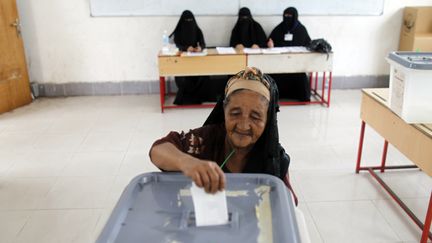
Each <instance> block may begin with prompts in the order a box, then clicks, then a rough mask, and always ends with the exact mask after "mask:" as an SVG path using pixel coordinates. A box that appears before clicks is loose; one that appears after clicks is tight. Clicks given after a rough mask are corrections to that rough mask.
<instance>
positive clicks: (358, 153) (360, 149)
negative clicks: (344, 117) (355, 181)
mask: <svg viewBox="0 0 432 243" xmlns="http://www.w3.org/2000/svg"><path fill="white" fill-rule="evenodd" d="M365 126H366V123H365V122H364V121H362V123H361V130H360V141H359V147H358V152H357V164H356V171H355V172H356V173H357V174H358V173H359V171H360V163H361V156H362V152H363V140H364V133H365Z"/></svg>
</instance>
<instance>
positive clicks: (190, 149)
mask: <svg viewBox="0 0 432 243" xmlns="http://www.w3.org/2000/svg"><path fill="white" fill-rule="evenodd" d="M204 130H205V129H204V128H198V129H194V130H189V132H188V133H185V132H181V133H178V132H170V133H169V134H168V135H167V136H165V137H163V138H161V139H159V140H157V141H156V142H154V143H153V145H152V147H154V146H156V145H158V144H162V143H166V142H169V143H172V144H173V145H174V146H176V147H177V148H178V149H179V150H180V151H183V152H185V153H188V154H190V155H192V156H194V157H198V158H199V157H201V155H202V153H203V151H204V148H205V144H204V142H205V138H204V136H203V135H205V131H204Z"/></svg>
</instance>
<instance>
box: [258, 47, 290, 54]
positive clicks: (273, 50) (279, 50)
mask: <svg viewBox="0 0 432 243" xmlns="http://www.w3.org/2000/svg"><path fill="white" fill-rule="evenodd" d="M284 51H285V48H284V47H273V48H263V49H262V53H263V54H280V53H282V52H284Z"/></svg>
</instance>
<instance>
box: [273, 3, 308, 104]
mask: <svg viewBox="0 0 432 243" xmlns="http://www.w3.org/2000/svg"><path fill="white" fill-rule="evenodd" d="M310 42H311V38H310V37H309V34H308V32H307V30H306V28H305V27H304V25H302V24H301V23H300V21H299V20H298V13H297V9H295V8H293V7H290V8H287V9H285V11H284V12H283V21H282V22H281V23H280V24H279V25H278V26H276V28H275V29H274V30H273V31H272V32H271V34H270V37H269V41H268V43H267V44H268V47H282V46H308V45H309V44H310ZM271 76H272V78H274V79H275V81H276V84H277V86H278V88H279V92H280V98H288V99H296V100H299V101H310V83H309V80H308V78H307V75H306V74H305V73H291V74H272V75H271Z"/></svg>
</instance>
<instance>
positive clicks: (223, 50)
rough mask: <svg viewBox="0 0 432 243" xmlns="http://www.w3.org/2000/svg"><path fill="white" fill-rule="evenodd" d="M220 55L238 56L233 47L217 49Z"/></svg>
mask: <svg viewBox="0 0 432 243" xmlns="http://www.w3.org/2000/svg"><path fill="white" fill-rule="evenodd" d="M216 50H217V52H218V53H219V54H236V51H235V49H234V48H232V47H216Z"/></svg>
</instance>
